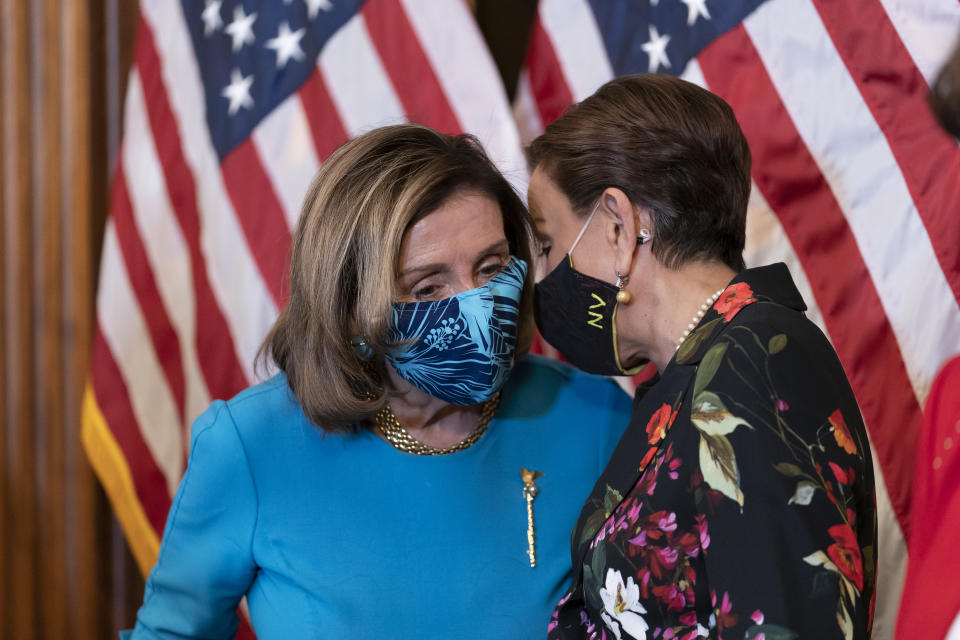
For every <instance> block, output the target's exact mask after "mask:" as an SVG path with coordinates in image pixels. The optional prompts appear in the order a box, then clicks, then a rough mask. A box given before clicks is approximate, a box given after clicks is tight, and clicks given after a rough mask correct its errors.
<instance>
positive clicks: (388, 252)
mask: <svg viewBox="0 0 960 640" xmlns="http://www.w3.org/2000/svg"><path fill="white" fill-rule="evenodd" d="M463 191H468V192H472V193H478V194H481V195H484V196H488V197H490V198H491V199H493V200H495V201H496V202H497V204H498V205H499V206H500V211H501V212H502V214H503V226H504V232H505V234H506V236H507V241H508V242H509V244H510V252H511V253H512V254H513V255H515V256H517V257H518V258H520V259H521V260H524V261H525V262H526V263H527V264H528V265H530V264H531V247H530V238H531V222H530V217H529V213H528V212H527V210H526V208H525V207H524V205H523V202H522V201H521V200H520V198H519V197H518V196H517V194H516V192H515V191H514V190H513V188H512V187H511V186H510V184H509V183H508V182H507V181H506V179H504V177H503V176H502V175H501V174H500V172H499V171H498V170H497V168H496V167H495V166H494V165H493V163H492V162H491V161H490V159H489V158H488V157H487V155H486V153H484V151H483V148H482V147H481V146H480V143H479V142H477V140H476V139H475V138H473V137H472V136H468V135H459V136H448V135H444V134H441V133H438V132H436V131H434V130H432V129H429V128H427V127H422V126H418V125H395V126H389V127H382V128H380V129H374V130H373V131H370V132H369V133H365V134H363V135H361V136H359V137H357V138H354V139H353V140H350V141H349V142H347V143H345V144H344V145H343V146H341V147H340V148H338V149H337V150H336V151H334V152H333V154H332V155H331V156H330V158H329V159H328V160H327V161H326V162H324V164H323V167H322V168H321V169H320V172H319V173H318V174H317V176H316V178H314V180H313V183H312V184H311V185H310V189H309V191H308V192H307V196H306V198H305V200H304V203H303V208H302V211H301V213H300V219H299V222H298V224H297V229H296V232H295V233H294V237H293V250H292V257H291V263H290V300H289V302H288V303H287V306H286V307H285V308H284V309H283V311H281V313H280V316H279V318H277V321H276V323H275V324H274V326H273V328H272V329H271V330H270V333H269V335H268V336H267V338H266V340H265V341H264V343H263V346H262V347H261V350H260V355H259V357H258V361H259V363H260V364H261V365H263V364H265V363H266V359H267V358H268V357H269V358H272V359H273V361H274V363H276V365H277V366H278V367H279V368H280V369H281V370H282V371H284V372H285V373H286V376H287V383H288V384H289V386H290V389H291V390H292V391H293V394H294V396H296V398H297V400H298V401H299V403H300V406H301V407H302V409H303V411H304V413H305V414H306V415H307V417H308V418H309V419H310V420H311V421H312V422H313V423H314V424H316V425H317V426H319V427H321V428H322V429H324V430H325V431H331V432H342V431H347V430H351V429H352V428H355V427H357V426H365V425H367V424H368V422H369V419H370V418H371V417H372V416H373V415H374V414H376V412H377V411H379V410H380V409H381V408H382V407H383V406H384V404H385V403H386V401H387V400H386V390H385V388H384V384H383V381H384V380H385V379H386V378H385V371H386V370H385V366H386V365H385V363H384V358H383V355H382V354H383V352H384V348H385V347H386V346H387V332H388V330H389V322H390V317H391V316H390V308H391V307H390V305H391V302H392V300H393V299H394V297H395V293H396V292H395V290H394V288H395V282H396V274H397V268H398V266H399V265H398V261H399V256H400V245H401V242H402V241H403V237H404V234H405V233H406V231H407V230H408V229H409V228H410V225H412V224H413V223H414V222H416V221H417V220H419V219H420V218H422V217H423V216H425V215H427V214H428V213H430V212H432V211H434V210H436V209H437V208H438V207H440V206H441V205H442V204H443V203H444V202H445V201H446V200H447V199H448V198H450V197H451V196H454V195H456V194H458V193H462V192H463ZM530 271H532V269H531V270H530ZM531 290H532V280H531V276H529V275H528V277H527V282H526V284H525V286H524V291H523V296H522V299H521V306H520V326H519V327H518V336H517V357H520V356H522V355H523V354H525V353H526V352H527V350H528V349H529V347H530V342H531V340H532V338H533V320H532V304H533V302H532V296H531ZM361 336H362V338H363V340H364V341H365V342H366V344H367V346H368V347H369V348H370V349H371V350H372V352H373V357H372V358H371V359H369V360H364V359H361V358H360V357H359V356H358V355H357V353H356V351H355V348H354V347H353V346H352V345H351V340H352V339H353V338H355V337H361Z"/></svg>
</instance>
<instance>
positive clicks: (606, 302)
mask: <svg viewBox="0 0 960 640" xmlns="http://www.w3.org/2000/svg"><path fill="white" fill-rule="evenodd" d="M617 291H618V289H617V288H616V287H615V286H613V285H612V284H610V283H608V282H604V281H603V280H598V279H596V278H592V277H590V276H588V275H586V274H584V273H580V272H579V271H577V270H576V269H574V268H573V264H572V260H571V259H570V255H569V254H568V255H567V256H565V257H564V259H563V261H562V262H561V263H560V264H559V265H557V268H556V269H554V270H553V271H551V272H550V273H549V275H547V277H546V278H544V279H543V280H541V281H540V282H538V283H537V284H536V285H535V286H534V294H533V314H534V318H535V320H536V322H537V328H538V329H540V334H541V335H542V336H543V338H544V339H545V340H546V341H547V342H549V343H550V345H551V346H553V347H554V348H555V349H557V350H558V351H559V352H560V353H561V354H563V357H564V358H565V359H566V360H567V362H569V363H570V364H572V365H573V366H575V367H577V368H578V369H582V370H584V371H586V372H587V373H597V374H601V375H608V376H617V375H634V374H635V373H638V372H639V371H640V369H641V368H643V364H646V363H643V364H641V365H640V366H638V367H636V368H634V369H630V370H629V371H628V370H626V369H624V368H623V366H622V365H621V364H620V356H619V354H618V353H617V328H616V324H615V319H616V315H617V314H616V310H617Z"/></svg>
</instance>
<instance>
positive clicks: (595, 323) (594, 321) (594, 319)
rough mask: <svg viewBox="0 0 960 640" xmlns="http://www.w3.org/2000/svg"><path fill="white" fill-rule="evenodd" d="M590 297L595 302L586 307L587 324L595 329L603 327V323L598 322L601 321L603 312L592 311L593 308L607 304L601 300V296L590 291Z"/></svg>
mask: <svg viewBox="0 0 960 640" xmlns="http://www.w3.org/2000/svg"><path fill="white" fill-rule="evenodd" d="M590 297H592V298H593V299H594V300H596V301H597V302H596V304H592V305H590V307H589V308H588V311H587V315H588V316H590V320H587V324H588V325H590V326H591V327H595V328H597V329H603V325H602V324H600V323H601V322H602V321H603V314H602V313H600V312H599V311H593V309H599V308H600V307H605V306H607V303H606V302H604V301H603V298H601V297H600V296H598V295H597V294H595V293H591V294H590Z"/></svg>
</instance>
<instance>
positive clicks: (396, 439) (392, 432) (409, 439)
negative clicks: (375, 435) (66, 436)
mask: <svg viewBox="0 0 960 640" xmlns="http://www.w3.org/2000/svg"><path fill="white" fill-rule="evenodd" d="M499 405H500V394H499V393H497V394H496V395H494V396H493V397H492V398H490V399H489V400H487V401H486V402H484V403H483V409H481V410H480V420H479V421H478V422H477V427H476V428H475V429H474V430H473V431H471V432H470V433H469V434H468V435H467V437H466V438H464V439H463V440H461V441H460V442H458V443H456V444H454V445H451V446H449V447H432V446H430V445H428V444H424V443H422V442H420V441H419V440H417V439H416V438H414V437H413V436H411V435H410V432H409V431H407V430H406V429H404V428H403V425H402V424H400V421H399V420H397V416H396V414H394V413H393V409H391V408H390V405H389V404H386V405H384V407H383V409H380V411H379V412H377V415H376V417H375V418H374V424H376V425H377V428H378V429H380V433H382V434H383V437H384V439H385V440H386V441H387V442H389V443H390V444H391V445H393V446H394V447H396V448H397V449H399V450H400V451H404V452H406V453H414V454H416V455H419V456H443V455H447V454H448V453H456V452H457V451H463V450H464V449H468V448H470V447H471V446H473V445H474V444H475V443H476V442H477V440H479V439H480V437H481V436H483V434H484V433H485V432H486V431H487V427H488V426H490V420H492V419H493V414H494V413H496V412H497V407H498V406H499Z"/></svg>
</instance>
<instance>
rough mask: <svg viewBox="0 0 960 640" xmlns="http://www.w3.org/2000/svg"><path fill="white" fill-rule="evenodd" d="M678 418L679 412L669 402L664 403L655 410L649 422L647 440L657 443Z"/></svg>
mask: <svg viewBox="0 0 960 640" xmlns="http://www.w3.org/2000/svg"><path fill="white" fill-rule="evenodd" d="M676 419H677V412H676V411H674V410H673V407H671V406H670V405H669V404H666V403H664V405H663V406H662V407H660V408H659V409H657V410H656V411H654V413H653V415H652V416H650V421H649V422H647V442H649V443H650V444H656V443H658V442H660V440H662V439H663V436H664V434H666V432H667V429H669V428H670V425H672V424H673V421H674V420H676Z"/></svg>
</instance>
